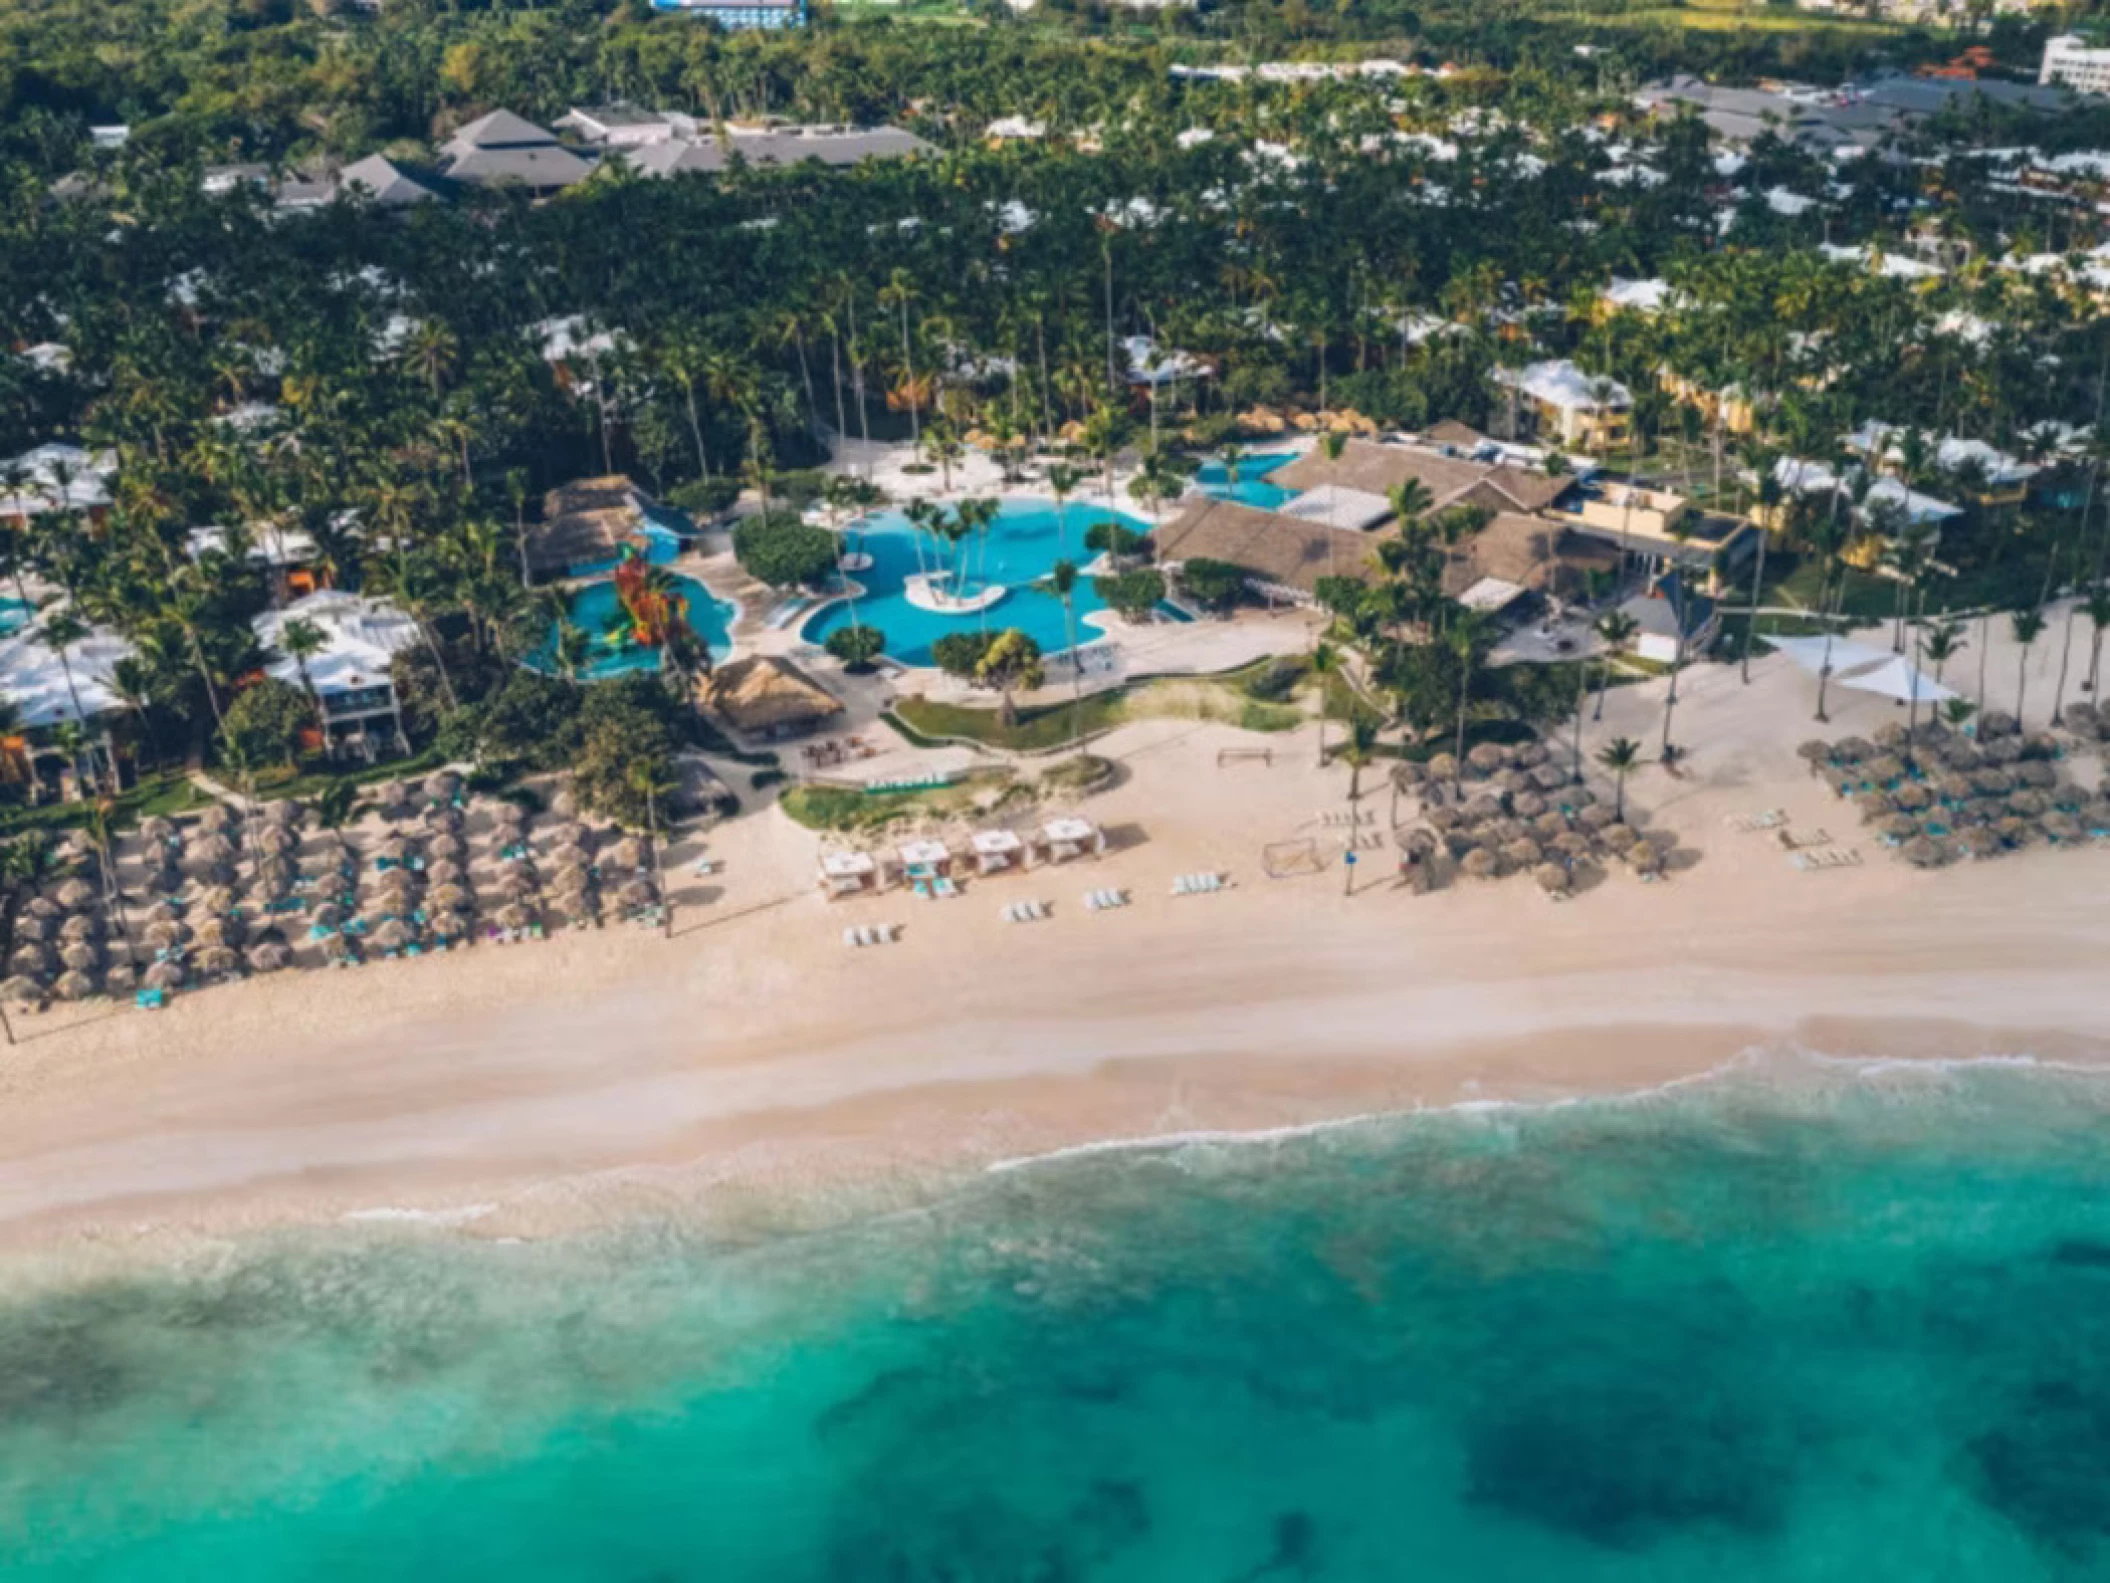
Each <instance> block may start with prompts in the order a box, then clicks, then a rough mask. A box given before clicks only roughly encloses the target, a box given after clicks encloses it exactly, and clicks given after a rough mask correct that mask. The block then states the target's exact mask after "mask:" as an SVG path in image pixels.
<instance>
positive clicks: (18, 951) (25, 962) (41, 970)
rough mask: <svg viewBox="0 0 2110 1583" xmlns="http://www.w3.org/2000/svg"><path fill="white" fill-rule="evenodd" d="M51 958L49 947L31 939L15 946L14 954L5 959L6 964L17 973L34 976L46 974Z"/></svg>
mask: <svg viewBox="0 0 2110 1583" xmlns="http://www.w3.org/2000/svg"><path fill="white" fill-rule="evenodd" d="M53 960H54V958H53V957H52V954H51V947H49V946H47V945H39V944H37V943H36V942H35V941H33V940H32V941H25V942H24V943H23V944H21V945H18V946H16V947H15V954H14V955H13V956H11V957H9V958H8V959H7V965H8V966H9V967H11V968H13V969H14V970H15V971H16V972H17V973H27V974H29V975H31V976H36V975H40V974H48V973H49V972H50V971H51V966H52V962H53Z"/></svg>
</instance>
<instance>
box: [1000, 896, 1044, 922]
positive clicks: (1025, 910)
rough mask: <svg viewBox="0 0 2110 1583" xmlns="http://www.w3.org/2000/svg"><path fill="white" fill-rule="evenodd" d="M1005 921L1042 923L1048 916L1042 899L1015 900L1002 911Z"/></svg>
mask: <svg viewBox="0 0 2110 1583" xmlns="http://www.w3.org/2000/svg"><path fill="white" fill-rule="evenodd" d="M1002 916H1003V920H1004V922H1006V923H1042V922H1045V921H1046V920H1047V919H1048V917H1049V916H1050V914H1049V912H1048V904H1047V903H1046V902H1044V901H1015V902H1013V903H1012V904H1011V905H1010V906H1008V907H1006V908H1005V909H1004V911H1003V915H1002Z"/></svg>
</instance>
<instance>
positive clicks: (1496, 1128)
mask: <svg viewBox="0 0 2110 1583" xmlns="http://www.w3.org/2000/svg"><path fill="white" fill-rule="evenodd" d="M2106 1106H2110V1084H2106V1082H2105V1080H2104V1079H2103V1078H2101V1077H2099V1076H2098V1077H2088V1076H2082V1075H2075V1074H2061V1073H2056V1072H2050V1071H2045V1070H2041V1069H2040V1070H2035V1071H2030V1070H2017V1069H2012V1068H1999V1067H1989V1068H1982V1069H1980V1068H1970V1069H1961V1070H1952V1071H1948V1072H1943V1071H1938V1070H1927V1071H1922V1072H1918V1073H1915V1074H1906V1075H1900V1074H1895V1073H1888V1074H1886V1073H1881V1072H1876V1073H1870V1074H1867V1075H1861V1074H1851V1075H1841V1074H1838V1073H1833V1074H1831V1075H1829V1076H1820V1077H1818V1078H1817V1079H1816V1080H1815V1081H1813V1082H1810V1083H1807V1084H1804V1083H1800V1082H1798V1083H1796V1084H1794V1085H1792V1086H1787V1087H1783V1086H1782V1085H1779V1084H1776V1083H1773V1082H1771V1081H1755V1082H1753V1083H1752V1084H1750V1085H1748V1086H1744V1087H1739V1086H1737V1085H1735V1084H1730V1085H1727V1086H1719V1085H1717V1086H1713V1087H1708V1086H1702V1087H1699V1088H1689V1089H1685V1090H1679V1091H1671V1092H1666V1093H1659V1094H1657V1095H1655V1096H1653V1097H1651V1098H1650V1099H1649V1100H1647V1101H1644V1102H1637V1103H1624V1104H1622V1103H1598V1104H1582V1105H1570V1106H1566V1107H1555V1108H1551V1109H1546V1110H1531V1109H1510V1110H1500V1109H1496V1110H1479V1111H1464V1112H1453V1113H1446V1114H1434V1115H1427V1116H1422V1117H1418V1118H1400V1119H1394V1120H1385V1121H1377V1122H1371V1123H1365V1124H1360V1125H1356V1126H1350V1127H1346V1128H1340V1129H1335V1130H1332V1131H1327V1132H1320V1133H1314V1134H1310V1135H1307V1136H1302V1137H1290V1138H1284V1139H1277V1140H1274V1141H1270V1142H1251V1143H1242V1144H1225V1143H1221V1142H1194V1143H1189V1144H1186V1145H1180V1146H1168V1147H1163V1148H1159V1149H1155V1150H1139V1151H1130V1152H1113V1153H1106V1154H1099V1155H1089V1156H1080V1157H1075V1158H1071V1159H1066V1160H1058V1161H1052V1162H1044V1163H1042V1164H1040V1165H1036V1166H1030V1167H1027V1168H1025V1169H1022V1170H1016V1171H1011V1172H1005V1173H999V1174H994V1175H990V1176H986V1177H983V1178H980V1179H979V1180H977V1181H975V1182H973V1183H971V1184H969V1185H967V1186H965V1187H963V1188H962V1189H960V1190H958V1191H956V1192H954V1193H953V1194H952V1195H951V1196H949V1197H946V1198H943V1199H940V1200H939V1201H937V1202H935V1203H932V1204H930V1205H928V1206H926V1207H923V1208H920V1209H910V1210H908V1211H907V1212H895V1213H886V1214H880V1215H875V1216H872V1217H870V1218H866V1219H862V1220H860V1221H857V1222H855V1223H852V1224H847V1225H843V1226H840V1227H838V1228H836V1229H833V1230H821V1231H818V1232H814V1231H812V1230H811V1229H810V1228H806V1230H805V1231H804V1232H803V1234H800V1235H795V1236H787V1237H784V1238H781V1239H778V1238H774V1237H771V1236H769V1235H766V1234H758V1231H757V1228H755V1227H753V1226H743V1229H742V1231H741V1234H739V1235H733V1234H731V1233H730V1232H729V1231H728V1230H727V1229H726V1228H722V1227H721V1228H719V1229H716V1230H713V1229H710V1228H709V1227H708V1226H706V1225H705V1224H704V1223H703V1222H701V1221H700V1220H697V1219H693V1218H689V1216H690V1214H692V1213H693V1212H684V1211H683V1210H681V1209H680V1208H679V1206H678V1204H677V1203H676V1202H675V1201H674V1198H673V1195H672V1194H668V1195H665V1198H664V1201H662V1199H661V1198H659V1197H655V1203H656V1204H658V1205H659V1206H660V1207H658V1208H656V1209H655V1210H654V1211H653V1212H652V1214H651V1216H650V1218H649V1219H646V1220H642V1221H639V1222H636V1223H632V1224H630V1225H627V1226H625V1225H621V1224H618V1223H614V1222H611V1223H609V1224H608V1225H607V1226H605V1227H604V1228H603V1229H602V1230H600V1231H598V1232H595V1233H592V1234H588V1235H581V1236H577V1237H572V1238H552V1239H549V1240H545V1241H529V1242H521V1243H506V1242H501V1241H498V1240H494V1239H490V1238H478V1237H467V1236H454V1235H449V1234H442V1233H432V1232H425V1233H418V1232H408V1231H401V1230H398V1231H394V1232H383V1231H381V1230H378V1229H364V1230H360V1231H357V1232H354V1231H353V1230H352V1229H351V1228H338V1229H336V1230H320V1231H310V1232H304V1233H297V1234H296V1233H285V1234H281V1235H277V1236H272V1237H265V1238H259V1239H253V1240H251V1241H249V1242H246V1243H244V1242H239V1241H237V1242H232V1243H229V1244H227V1245H225V1246H224V1247H221V1246H216V1247H215V1248H214V1249H212V1250H211V1252H210V1256H206V1255H205V1253H204V1252H203V1251H202V1250H201V1252H200V1253H199V1254H198V1255H197V1256H195V1257H193V1258H191V1259H190V1260H189V1261H188V1263H186V1264H180V1265H178V1266H176V1267H173V1268H168V1269H156V1268H153V1267H151V1266H149V1267H145V1268H137V1269H134V1270H131V1271H129V1272H127V1273H125V1274H122V1275H111V1276H108V1277H105V1278H102V1279H98V1280H93V1281H90V1282H87V1283H85V1284H81V1285H76V1286H72V1287H69V1288H62V1289H58V1290H47V1291H43V1292H30V1291H28V1290H0V1572H4V1575H5V1576H6V1577H8V1578H9V1579H10V1580H34V1583H47V1580H48V1583H59V1580H64V1583H177V1580H183V1583H191V1580H200V1579H211V1580H214V1583H281V1580H283V1583H296V1580H297V1583H309V1580H318V1579H337V1578H360V1579H366V1578H401V1579H418V1580H420V1583H456V1580H460V1583H470V1580H475V1583H484V1580H495V1579H504V1580H506V1583H602V1580H614V1583H938V1580H941V1579H943V1580H955V1583H965V1580H977V1583H984V1580H986V1583H1028V1580H1036V1583H1039V1580H1058V1579H1059V1580H1068V1583H1406V1580H1428V1583H1465V1580H1471V1583H1848V1580H1851V1583H1893V1580H1899V1583H1902V1580H1910V1583H2084V1580H2087V1583H2100V1580H2101V1579H2102V1578H2104V1577H2105V1576H2110V1502H2106V1501H2105V1499H2104V1494H2103V1492H2104V1491H2105V1489H2106V1488H2110V1152H2106V1151H2105V1149H2104V1147H2103V1141H2102V1140H2103V1138H2104V1136H2105V1133H2104V1126H2105V1122H2106V1120H2110V1109H2106ZM895 1207H897V1208H898V1207H899V1206H895ZM794 1220H795V1217H794Z"/></svg>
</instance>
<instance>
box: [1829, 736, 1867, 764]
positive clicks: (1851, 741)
mask: <svg viewBox="0 0 2110 1583" xmlns="http://www.w3.org/2000/svg"><path fill="white" fill-rule="evenodd" d="M1875 756H1876V745H1875V744H1874V743H1873V742H1871V741H1869V740H1868V738H1866V737H1841V738H1840V739H1839V740H1838V741H1836V742H1834V743H1833V744H1832V757H1833V758H1834V759H1836V760H1837V761H1838V762H1839V763H1841V764H1859V763H1861V762H1862V761H1863V760H1864V759H1872V758H1874V757H1875Z"/></svg>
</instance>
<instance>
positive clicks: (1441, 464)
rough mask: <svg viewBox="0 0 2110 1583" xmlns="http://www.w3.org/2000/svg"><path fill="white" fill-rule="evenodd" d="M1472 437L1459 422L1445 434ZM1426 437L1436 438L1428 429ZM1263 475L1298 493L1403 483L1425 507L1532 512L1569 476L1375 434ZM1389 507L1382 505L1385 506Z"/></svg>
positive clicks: (1373, 491) (1381, 491) (1373, 490)
mask: <svg viewBox="0 0 2110 1583" xmlns="http://www.w3.org/2000/svg"><path fill="white" fill-rule="evenodd" d="M1448 437H1452V438H1458V439H1463V440H1470V441H1474V442H1479V441H1481V438H1482V437H1481V436H1479V435H1478V434H1475V433H1474V432H1473V431H1472V430H1470V429H1466V428H1464V426H1463V425H1458V426H1456V429H1455V431H1453V433H1452V434H1451V435H1450V436H1448ZM1429 438H1430V439H1432V440H1434V439H1437V438H1439V436H1438V434H1437V433H1435V432H1433V431H1432V432H1431V434H1430V436H1429ZM1267 481H1268V482H1269V483H1270V484H1273V485H1275V486H1277V487H1279V488H1282V489H1286V490H1293V491H1296V492H1297V493H1298V494H1304V493H1307V492H1310V493H1319V494H1323V493H1324V491H1326V490H1327V489H1329V488H1333V487H1336V486H1338V487H1339V488H1341V489H1343V490H1353V491H1356V492H1358V493H1360V494H1363V495H1366V496H1374V497H1376V498H1377V499H1378V500H1380V501H1389V498H1390V495H1391V493H1392V491H1393V490H1395V489H1398V488H1400V487H1401V486H1402V485H1405V484H1408V483H1415V484H1419V485H1420V486H1421V487H1422V488H1423V489H1424V490H1426V491H1427V492H1428V496H1429V501H1430V505H1429V508H1428V509H1429V511H1430V513H1432V514H1433V513H1435V512H1440V511H1448V510H1449V509H1451V508H1452V507H1453V506H1478V507H1481V508H1483V509H1485V510H1488V511H1495V512H1502V511H1514V512H1523V513H1526V514H1528V513H1531V512H1534V511H1541V510H1544V509H1545V507H1546V506H1548V505H1550V504H1551V503H1552V502H1553V501H1554V500H1555V499H1557V498H1558V497H1559V496H1560V494H1561V492H1562V491H1563V490H1564V489H1566V488H1567V487H1568V485H1569V484H1570V483H1571V482H1572V480H1570V479H1567V478H1554V477H1550V476H1548V475H1547V474H1545V473H1543V472H1531V471H1528V470H1527V469H1525V468H1521V467H1513V466H1509V465H1506V464H1503V463H1498V462H1482V461H1475V460H1472V459H1471V458H1469V457H1462V456H1450V455H1446V454H1444V452H1442V451H1440V450H1434V449H1429V448H1425V447H1422V446H1414V445H1387V444H1381V443H1379V442H1378V441H1375V440H1350V441H1349V442H1348V443H1347V444H1346V445H1345V446H1343V447H1342V448H1341V456H1340V460H1339V461H1337V462H1329V461H1327V460H1326V458H1325V456H1324V455H1323V454H1322V453H1320V452H1318V451H1310V452H1307V453H1306V454H1305V455H1303V456H1300V457H1299V458H1297V460H1295V461H1294V462H1288V463H1285V464H1284V465H1283V466H1281V467H1278V468H1276V469H1275V470H1274V471H1273V472H1271V473H1269V474H1268V475H1267ZM1389 511H1390V507H1389V505H1387V512H1388V513H1389Z"/></svg>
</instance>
